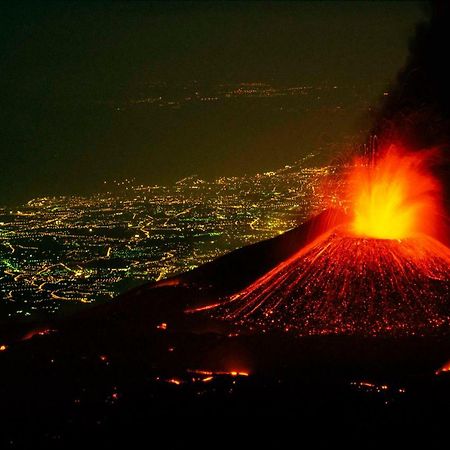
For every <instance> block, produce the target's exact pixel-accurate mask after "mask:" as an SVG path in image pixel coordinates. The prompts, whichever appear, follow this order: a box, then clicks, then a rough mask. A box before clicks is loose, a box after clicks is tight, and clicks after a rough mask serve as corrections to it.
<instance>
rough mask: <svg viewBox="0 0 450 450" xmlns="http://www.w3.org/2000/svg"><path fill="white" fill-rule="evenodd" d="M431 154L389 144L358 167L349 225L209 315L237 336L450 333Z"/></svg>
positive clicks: (448, 276)
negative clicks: (228, 325)
mask: <svg viewBox="0 0 450 450" xmlns="http://www.w3.org/2000/svg"><path fill="white" fill-rule="evenodd" d="M432 155H433V154H432V153H431V152H422V153H414V154H408V153H406V152H402V151H400V150H399V149H398V148H396V147H394V146H392V147H390V148H389V149H387V150H386V151H385V152H384V153H383V154H382V155H381V156H380V157H379V158H378V160H377V161H376V162H375V163H373V164H367V163H366V162H365V161H364V160H363V159H357V160H355V161H354V164H353V165H352V168H351V170H350V173H349V176H348V182H347V187H348V189H347V191H348V192H347V198H346V202H344V203H346V204H347V205H349V209H350V216H351V220H350V221H349V223H348V224H346V225H340V226H338V227H335V228H333V229H330V230H328V231H327V232H326V233H324V234H322V235H321V236H320V237H319V238H317V239H316V240H315V241H314V242H312V243H310V244H309V245H308V246H306V247H304V248H302V249H300V250H299V251H298V252H297V253H296V254H294V255H293V256H292V257H291V258H289V259H288V260H286V261H284V262H282V263H281V264H279V265H278V266H276V267H275V268H274V269H272V270H271V271H269V272H268V273H267V274H265V275H264V276H262V277H261V278H259V279H258V280H256V281H255V282H253V283H252V284H251V285H250V286H248V287H247V288H245V289H243V290H242V291H240V292H238V293H237V294H235V295H233V296H232V297H230V298H227V299H225V300H224V301H223V302H221V303H220V304H219V305H218V306H216V307H213V308H211V309H209V310H208V312H207V313H208V314H210V315H211V316H212V317H214V318H219V319H223V320H227V321H230V322H231V323H232V324H234V325H235V326H236V327H238V328H239V329H245V330H257V331H267V330H274V329H275V330H282V331H292V332H295V333H297V334H300V335H312V334H358V335H371V336H377V335H395V336H399V335H417V334H419V335H422V334H430V333H437V332H442V331H443V330H445V331H448V330H450V305H449V303H450V302H449V300H448V298H449V291H450V249H449V248H448V247H447V246H445V245H444V244H442V243H441V242H440V241H439V240H438V239H437V229H438V227H437V225H438V221H439V219H441V218H442V217H443V216H442V211H441V208H440V185H439V182H438V181H437V180H436V179H435V178H434V177H433V176H432V175H431V172H430V170H429V161H430V158H431V157H432Z"/></svg>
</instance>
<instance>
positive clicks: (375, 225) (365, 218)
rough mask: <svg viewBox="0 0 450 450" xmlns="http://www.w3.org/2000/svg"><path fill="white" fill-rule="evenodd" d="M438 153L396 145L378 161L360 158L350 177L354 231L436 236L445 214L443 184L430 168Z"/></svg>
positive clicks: (386, 235) (380, 235)
mask: <svg viewBox="0 0 450 450" xmlns="http://www.w3.org/2000/svg"><path fill="white" fill-rule="evenodd" d="M434 155H435V152H433V151H424V152H417V153H410V154H408V153H405V152H404V151H401V150H400V149H399V147H396V146H391V147H390V148H388V149H387V150H386V151H385V153H384V154H383V155H382V157H381V158H380V159H379V160H378V161H377V162H376V163H375V164H371V165H369V164H365V161H364V160H363V159H357V160H356V161H355V164H354V166H353V169H352V171H351V172H350V176H349V180H348V197H349V201H350V205H351V210H352V213H353V216H354V218H353V224H352V231H353V232H354V233H355V234H356V235H358V236H366V237H370V238H377V239H405V238H409V237H411V236H413V235H416V234H417V233H424V234H428V235H435V234H436V233H437V228H438V227H437V225H438V221H439V219H440V218H442V217H443V214H442V208H441V206H440V204H441V200H440V197H441V188H440V184H439V183H438V181H437V180H436V179H435V178H434V177H433V176H432V175H431V173H430V171H429V164H430V161H432V159H433V156H434Z"/></svg>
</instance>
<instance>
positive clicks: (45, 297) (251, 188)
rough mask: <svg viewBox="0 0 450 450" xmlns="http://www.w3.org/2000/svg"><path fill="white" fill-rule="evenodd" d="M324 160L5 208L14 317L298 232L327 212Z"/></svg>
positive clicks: (109, 293)
mask: <svg viewBox="0 0 450 450" xmlns="http://www.w3.org/2000/svg"><path fill="white" fill-rule="evenodd" d="M315 158H316V157H315V155H312V154H310V155H308V156H307V157H305V158H303V159H302V160H300V161H299V162H297V163H295V164H293V165H289V166H285V167H283V168H281V169H279V170H276V171H273V172H266V173H261V174H256V175H253V176H248V177H230V178H219V179H216V180H213V181H205V180H202V179H200V178H198V177H197V176H191V177H188V178H184V179H182V180H179V181H177V182H176V183H175V184H174V185H173V186H143V185H136V184H135V183H134V182H133V180H126V181H121V182H117V181H116V182H114V183H110V184H108V183H106V182H105V188H106V191H107V192H104V193H101V194H100V193H99V194H96V195H92V196H88V197H80V196H70V197H44V198H35V199H33V200H30V201H29V202H28V203H26V204H24V205H22V206H20V207H18V208H17V209H10V208H8V209H6V208H3V209H2V210H1V213H0V214H1V216H0V217H1V218H0V243H1V246H0V252H1V253H0V255H1V266H0V270H1V272H0V273H1V277H2V278H1V279H2V283H1V292H2V297H3V301H2V309H3V310H6V312H7V316H8V317H10V318H15V319H18V318H26V317H33V318H34V317H41V316H42V315H44V316H45V315H46V314H53V313H56V312H58V311H60V310H64V308H66V309H68V308H73V307H75V306H76V305H80V304H82V303H91V302H94V301H102V300H103V301H104V300H109V299H111V298H113V297H115V296H116V295H117V294H119V293H121V292H123V291H126V290H128V289H130V288H131V287H133V286H136V285H139V284H142V283H144V282H146V281H159V280H161V279H164V278H167V277H170V276H172V275H175V274H178V273H182V272H185V271H188V270H191V269H193V268H195V267H197V266H199V265H201V264H204V263H205V262H208V261H211V260H213V259H215V258H217V257H218V256H220V255H223V254H224V253H227V252H229V251H231V250H233V249H236V248H238V247H242V246H244V245H247V244H250V243H252V242H257V241H261V240H263V239H267V238H270V237H273V236H275V235H277V234H280V233H282V232H284V231H286V230H288V229H290V228H293V227H295V226H296V225H297V224H298V223H299V222H302V221H304V220H305V219H306V218H307V217H308V216H309V215H310V214H311V213H312V212H314V211H319V210H320V209H322V206H323V202H324V201H325V198H324V197H323V196H321V195H320V194H319V192H320V189H318V188H319V187H320V183H321V182H322V181H323V179H324V177H325V175H328V174H330V173H333V172H334V171H336V168H334V167H332V166H325V167H317V166H315V164H314V162H315ZM316 191H317V192H316ZM314 192H316V194H318V195H312V194H313V193H314ZM328 200H330V199H327V201H328ZM68 302H70V303H68Z"/></svg>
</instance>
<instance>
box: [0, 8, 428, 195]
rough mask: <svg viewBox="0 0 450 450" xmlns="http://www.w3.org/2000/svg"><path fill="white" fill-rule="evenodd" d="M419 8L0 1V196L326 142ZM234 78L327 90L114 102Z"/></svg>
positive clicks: (60, 189) (206, 166)
mask: <svg viewBox="0 0 450 450" xmlns="http://www.w3.org/2000/svg"><path fill="white" fill-rule="evenodd" d="M424 17H425V12H424V8H423V6H422V5H420V4H418V3H409V2H398V3H396V2H361V3H359V2H348V3H340V2H316V3H300V2H299V3H295V2H288V3H282V2H277V3H260V2H252V3H238V2H230V3H227V2H220V3H214V2H212V3H196V4H195V3H194V4H190V3H187V2H182V3H169V2H162V3H145V2H136V3H134V2H80V3H75V2H37V1H33V2H30V3H25V2H10V4H9V5H7V4H6V2H3V3H2V4H1V6H0V22H1V23H0V54H1V64H2V65H1V71H0V96H1V101H2V108H1V112H0V120H1V127H0V136H1V153H0V155H1V167H2V171H1V177H0V203H14V202H20V201H26V200H28V199H30V198H32V197H34V196H39V195H58V194H70V193H90V192H94V191H95V190H96V189H99V188H100V186H101V185H102V183H103V181H104V180H113V179H122V178H127V177H128V178H130V177H135V178H136V179H137V181H139V182H143V183H146V184H154V183H171V182H173V181H175V180H177V179H178V178H180V177H183V176H187V175H190V174H193V173H197V174H199V175H200V176H202V177H207V178H211V177H216V176H220V175H240V174H243V173H254V172H257V171H259V170H269V169H274V168H277V167H280V166H282V165H284V164H287V163H290V162H293V161H294V160H296V159H298V158H299V157H301V156H302V155H304V154H306V153H309V152H311V151H314V150H316V149H318V148H321V149H324V148H328V147H327V146H330V145H332V144H336V143H339V142H340V141H342V140H343V139H344V138H345V137H347V136H349V135H351V134H352V133H358V132H361V130H362V129H364V126H365V125H364V120H361V117H364V114H366V113H367V111H365V109H366V110H367V109H368V105H370V104H372V103H373V104H376V102H377V99H378V98H379V97H380V96H381V94H382V92H383V91H384V90H386V89H388V86H389V84H390V83H391V82H393V80H394V77H395V74H396V73H397V71H398V70H399V69H400V68H401V66H402V64H403V63H404V61H405V58H406V56H407V52H408V39H409V38H410V37H411V35H412V34H413V32H414V26H415V24H416V23H417V22H419V21H420V20H422V19H423V18H424ZM195 82H196V83H195ZM241 82H266V83H270V84H271V85H275V86H286V85H293V86H302V85H311V86H315V87H320V86H334V85H336V86H337V89H336V90H335V92H334V93H333V98H331V99H327V100H326V104H323V103H321V102H319V103H317V105H316V103H314V101H315V100H314V99H315V98H316V95H315V94H314V98H310V97H308V98H307V99H305V101H304V103H302V104H299V103H295V102H294V104H292V105H291V104H284V103H283V102H282V100H279V99H278V100H270V101H265V102H262V101H249V100H246V101H244V100H242V101H233V102H216V103H211V104H207V105H206V104H201V105H200V104H189V105H188V106H183V107H182V108H179V109H173V108H172V109H171V108H160V107H156V106H154V105H144V106H139V107H136V106H133V107H132V106H130V104H129V103H130V100H132V99H140V98H146V97H150V96H152V95H154V92H155V86H158V89H162V91H158V92H162V93H163V95H164V96H169V97H177V96H178V97H179V96H180V95H181V96H183V95H185V93H186V92H188V93H190V92H191V91H193V90H194V91H195V89H198V90H200V91H202V92H206V93H208V92H212V91H214V89H217V86H219V85H223V84H236V83H241ZM161 83H163V84H161ZM161 86H163V87H162V88H161ZM183 89H184V90H183ZM180 92H181V94H180ZM355 92H356V93H357V95H356V94H355ZM330 105H331V106H333V105H339V106H340V109H339V113H338V114H337V113H336V112H335V111H334V110H333V111H334V112H332V109H333V108H332V107H331V106H330ZM327 111H328V113H327ZM325 154H326V156H325ZM325 157H329V154H328V153H326V151H324V158H325Z"/></svg>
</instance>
